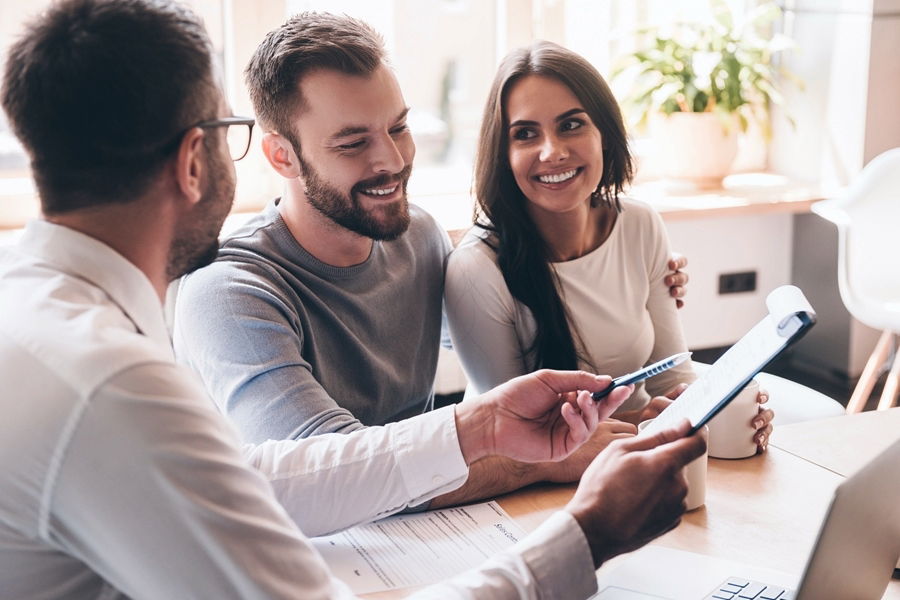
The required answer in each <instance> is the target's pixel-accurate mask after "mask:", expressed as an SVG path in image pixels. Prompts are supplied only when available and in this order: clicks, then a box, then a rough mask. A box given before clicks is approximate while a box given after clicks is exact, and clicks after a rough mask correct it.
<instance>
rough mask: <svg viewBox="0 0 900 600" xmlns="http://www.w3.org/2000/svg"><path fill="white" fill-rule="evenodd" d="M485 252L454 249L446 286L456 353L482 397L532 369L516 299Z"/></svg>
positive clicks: (445, 294) (474, 247)
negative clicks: (520, 329)
mask: <svg viewBox="0 0 900 600" xmlns="http://www.w3.org/2000/svg"><path fill="white" fill-rule="evenodd" d="M481 243H482V242H480V241H476V242H475V244H481ZM486 252H490V250H489V249H486V248H485V249H482V248H478V247H477V246H473V245H463V246H460V247H459V248H457V249H456V250H454V251H453V253H452V254H451V255H450V259H449V261H448V264H447V275H446V278H445V282H444V306H445V309H446V311H447V321H448V324H449V329H450V338H451V339H452V341H453V348H454V350H455V351H456V353H457V355H458V356H459V360H460V363H462V367H463V370H464V371H465V372H466V376H467V377H468V379H469V382H470V383H471V384H472V385H473V386H474V387H475V389H476V391H477V392H478V393H484V392H486V391H488V390H490V389H491V388H493V387H495V386H497V385H499V384H501V383H503V382H505V381H508V380H509V379H512V378H513V377H518V376H519V375H523V374H525V373H528V372H530V371H531V370H532V369H530V368H528V366H527V357H526V356H525V353H524V350H523V349H522V345H521V343H520V339H519V335H518V332H517V329H516V311H517V307H516V303H515V300H514V298H513V297H512V295H511V294H510V293H509V289H508V288H507V287H506V282H505V281H504V279H503V274H502V273H501V272H500V269H499V267H498V266H497V265H496V263H495V262H494V261H493V260H491V258H490V256H489V255H487V254H486Z"/></svg>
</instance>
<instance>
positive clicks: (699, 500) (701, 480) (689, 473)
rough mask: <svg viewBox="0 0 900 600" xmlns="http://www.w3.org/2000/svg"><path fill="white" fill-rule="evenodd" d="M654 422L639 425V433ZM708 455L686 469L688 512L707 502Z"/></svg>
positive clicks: (686, 502) (688, 465)
mask: <svg viewBox="0 0 900 600" xmlns="http://www.w3.org/2000/svg"><path fill="white" fill-rule="evenodd" d="M651 422H653V419H647V420H646V421H642V422H641V423H640V424H639V425H638V431H642V430H643V429H644V427H646V426H647V425H648V424H650V423H651ZM700 435H703V436H708V435H709V429H708V428H707V427H706V426H704V427H703V429H701V430H700ZM706 454H707V453H705V452H704V453H703V455H702V456H700V457H698V458H695V459H694V460H692V461H691V462H689V463H688V464H687V465H686V466H685V467H684V478H685V479H686V480H687V488H688V491H687V497H686V498H685V499H684V501H685V504H686V505H687V510H694V509H697V508H700V507H701V506H703V504H704V503H705V502H706V463H707V461H706Z"/></svg>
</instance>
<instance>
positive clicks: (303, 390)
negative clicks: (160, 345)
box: [173, 262, 364, 443]
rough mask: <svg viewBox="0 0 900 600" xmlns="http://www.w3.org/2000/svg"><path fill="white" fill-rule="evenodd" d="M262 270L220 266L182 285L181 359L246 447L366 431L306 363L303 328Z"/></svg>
mask: <svg viewBox="0 0 900 600" xmlns="http://www.w3.org/2000/svg"><path fill="white" fill-rule="evenodd" d="M263 269H264V267H262V266H258V265H239V266H236V265H233V264H230V263H227V262H216V263H213V264H212V265H210V266H208V267H206V268H204V269H200V270H198V271H196V272H195V273H193V274H191V275H189V276H188V277H186V278H184V280H183V281H182V283H181V286H180V287H179V290H178V299H177V302H176V304H175V327H174V333H173V339H174V344H175V352H176V355H177V357H178V360H179V361H180V362H182V363H185V364H187V365H188V366H190V367H191V368H192V369H193V370H194V371H196V372H197V373H199V375H200V377H201V379H202V380H203V382H204V385H205V386H206V389H207V392H208V393H209V395H210V396H212V398H213V400H215V402H216V404H217V405H218V406H219V408H220V409H221V410H222V411H223V412H224V413H225V414H227V415H228V416H229V417H230V418H231V419H232V420H233V421H234V423H235V424H236V425H237V427H238V429H240V431H241V434H242V436H243V437H244V439H245V440H247V441H249V442H254V443H259V442H263V441H265V440H268V439H298V438H302V437H308V436H313V435H319V434H323V433H349V432H351V431H356V430H358V429H361V428H363V427H364V425H363V424H362V423H361V422H360V421H359V420H358V419H357V418H356V417H355V416H354V415H353V414H352V413H351V412H350V411H348V410H347V409H345V408H342V407H341V406H339V404H338V402H337V401H336V400H335V399H334V398H332V397H331V396H330V395H329V394H328V392H327V391H326V390H325V388H323V387H322V385H321V384H320V383H319V382H318V381H317V380H316V377H315V375H314V373H313V365H311V364H310V362H309V361H307V360H306V358H304V355H303V348H304V344H306V343H310V340H307V339H305V338H304V334H303V327H302V324H301V323H300V322H299V317H298V315H297V314H296V311H295V310H294V308H293V307H292V306H291V303H290V301H289V300H288V299H287V298H286V297H284V294H283V292H282V291H281V290H279V289H278V287H277V286H276V285H273V283H272V282H271V279H274V280H275V281H277V275H276V274H271V273H266V272H262V270H263Z"/></svg>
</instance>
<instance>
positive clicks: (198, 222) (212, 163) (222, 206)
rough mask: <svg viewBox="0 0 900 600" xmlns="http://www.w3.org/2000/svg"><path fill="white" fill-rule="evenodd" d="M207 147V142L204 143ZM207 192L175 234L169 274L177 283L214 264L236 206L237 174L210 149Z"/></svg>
mask: <svg viewBox="0 0 900 600" xmlns="http://www.w3.org/2000/svg"><path fill="white" fill-rule="evenodd" d="M204 143H205V142H204ZM206 150H207V151H206V157H207V158H206V170H207V173H208V178H207V185H206V189H205V190H204V191H203V196H201V198H200V200H199V201H198V202H197V204H196V205H195V206H194V208H193V210H192V211H191V215H190V216H188V217H185V219H184V221H183V223H184V225H183V226H182V227H180V228H179V229H178V231H176V232H175V238H174V239H173V240H172V247H171V248H170V249H169V261H168V264H167V266H166V274H167V275H168V278H169V279H170V280H175V279H178V278H179V277H181V276H182V275H186V274H188V273H190V272H191V271H196V270H197V269H199V268H201V267H205V266H206V265H208V264H210V263H212V261H214V260H215V258H216V255H217V254H218V252H219V232H220V230H221V229H222V223H223V222H224V221H225V217H227V216H228V213H229V211H230V210H231V205H232V203H233V202H234V186H235V181H234V171H233V170H232V169H231V168H230V167H231V165H230V164H228V163H226V162H225V161H224V160H222V158H221V152H216V151H213V150H212V149H210V148H208V147H207V149H206Z"/></svg>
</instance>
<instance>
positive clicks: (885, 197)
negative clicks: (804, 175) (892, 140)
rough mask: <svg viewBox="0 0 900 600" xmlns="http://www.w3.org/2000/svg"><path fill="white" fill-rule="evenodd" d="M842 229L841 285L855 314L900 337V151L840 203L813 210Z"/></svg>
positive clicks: (872, 166) (868, 171) (879, 161)
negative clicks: (899, 334) (897, 333)
mask: <svg viewBox="0 0 900 600" xmlns="http://www.w3.org/2000/svg"><path fill="white" fill-rule="evenodd" d="M813 211H814V212H816V213H817V214H819V215H821V216H823V217H824V218H826V219H828V220H830V221H833V222H834V223H835V224H836V225H837V226H838V232H839V251H838V283H839V286H840V292H841V299H842V300H843V301H844V304H845V305H846V307H847V310H848V311H850V313H851V314H852V315H853V316H854V317H855V318H857V319H859V320H860V321H862V322H863V323H865V324H866V325H869V326H870V327H874V328H876V329H882V330H884V329H887V330H891V331H900V264H898V261H900V148H895V149H893V150H889V151H887V152H885V153H883V154H881V155H879V156H877V157H876V158H874V159H873V160H872V161H871V162H870V163H869V164H868V165H866V167H865V168H864V169H863V170H862V172H860V174H859V175H858V176H857V177H856V178H855V179H854V181H853V182H852V183H851V185H850V186H849V187H848V188H847V189H846V191H845V192H844V193H843V194H842V195H841V196H840V197H838V198H835V199H833V200H828V201H825V202H819V203H817V204H814V205H813Z"/></svg>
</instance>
